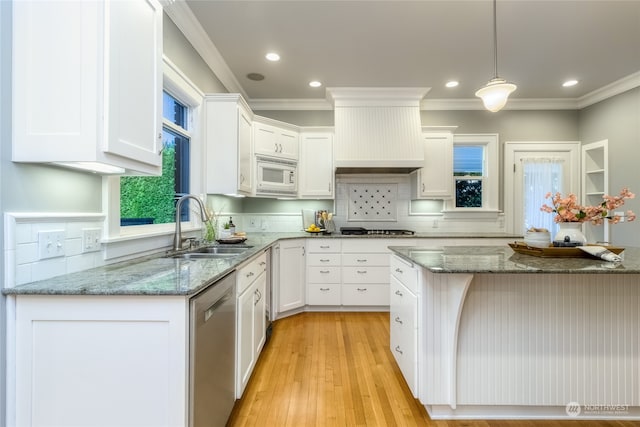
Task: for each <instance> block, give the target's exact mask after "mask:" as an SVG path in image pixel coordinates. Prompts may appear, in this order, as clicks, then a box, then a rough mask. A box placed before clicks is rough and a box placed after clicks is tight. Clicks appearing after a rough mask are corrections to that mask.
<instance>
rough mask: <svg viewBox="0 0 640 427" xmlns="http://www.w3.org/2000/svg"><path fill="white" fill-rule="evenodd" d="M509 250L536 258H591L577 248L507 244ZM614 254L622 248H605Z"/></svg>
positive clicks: (519, 243) (521, 243)
mask: <svg viewBox="0 0 640 427" xmlns="http://www.w3.org/2000/svg"><path fill="white" fill-rule="evenodd" d="M509 246H510V247H511V249H513V250H514V252H517V253H519V254H525V255H533V256H537V257H543V258H545V257H546V258H593V257H592V256H591V255H589V254H588V253H586V252H584V251H583V250H582V249H579V248H562V247H556V246H552V245H549V247H548V248H537V247H535V246H529V245H527V244H526V243H525V242H513V243H509ZM587 246H600V245H587ZM605 247H606V248H607V249H609V250H610V251H611V252H613V253H614V254H616V255H618V254H620V253H621V252H622V251H624V248H619V247H616V246H605Z"/></svg>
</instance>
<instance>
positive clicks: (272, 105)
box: [248, 98, 333, 111]
mask: <svg viewBox="0 0 640 427" xmlns="http://www.w3.org/2000/svg"><path fill="white" fill-rule="evenodd" d="M248 102H249V105H250V106H251V109H252V110H254V111H267V110H276V111H289V110H294V111H295V110H301V111H317V110H333V104H332V103H331V102H329V101H328V100H327V99H324V98H317V99H301V98H297V99H275V98H256V99H251V100H249V101H248Z"/></svg>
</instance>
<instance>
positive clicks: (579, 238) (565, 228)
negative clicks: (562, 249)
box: [553, 222, 587, 246]
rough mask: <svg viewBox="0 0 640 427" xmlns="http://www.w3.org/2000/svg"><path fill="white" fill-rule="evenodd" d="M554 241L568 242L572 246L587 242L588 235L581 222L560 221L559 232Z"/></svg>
mask: <svg viewBox="0 0 640 427" xmlns="http://www.w3.org/2000/svg"><path fill="white" fill-rule="evenodd" d="M553 241H554V242H563V243H568V244H570V245H571V246H582V245H585V244H586V243H587V237H586V236H585V235H584V234H583V233H582V223H581V222H559V223H558V232H557V233H556V236H555V237H554V238H553Z"/></svg>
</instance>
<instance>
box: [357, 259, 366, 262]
mask: <svg viewBox="0 0 640 427" xmlns="http://www.w3.org/2000/svg"><path fill="white" fill-rule="evenodd" d="M356 261H358V262H367V260H366V259H357V260H356Z"/></svg>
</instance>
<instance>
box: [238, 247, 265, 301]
mask: <svg viewBox="0 0 640 427" xmlns="http://www.w3.org/2000/svg"><path fill="white" fill-rule="evenodd" d="M265 271H267V254H266V253H263V254H262V255H260V256H258V257H257V258H255V259H254V260H253V261H250V262H249V263H248V264H246V265H244V266H243V267H241V268H239V269H238V272H237V273H238V276H237V279H236V280H237V283H238V287H237V292H238V295H239V294H241V293H242V292H243V291H244V290H245V289H246V288H247V287H249V285H251V283H253V281H254V280H256V279H257V278H258V277H259V276H260V274H262V273H263V272H265Z"/></svg>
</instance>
